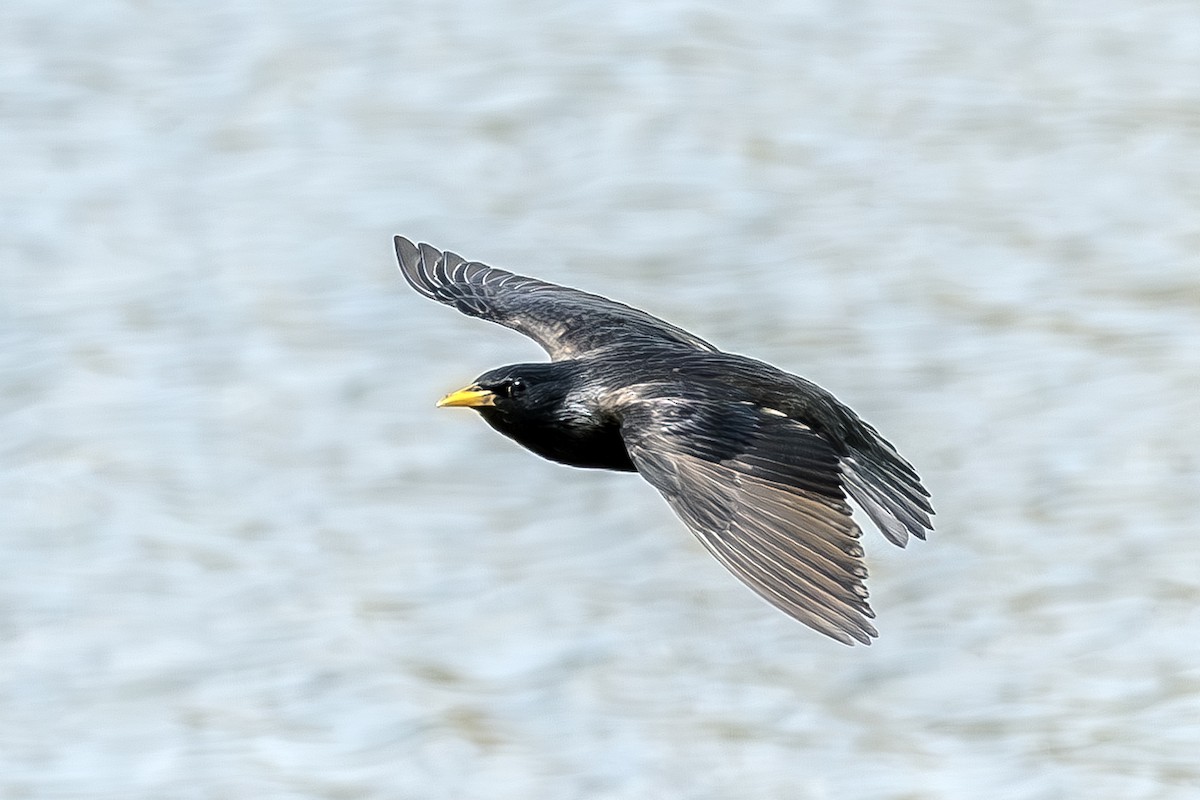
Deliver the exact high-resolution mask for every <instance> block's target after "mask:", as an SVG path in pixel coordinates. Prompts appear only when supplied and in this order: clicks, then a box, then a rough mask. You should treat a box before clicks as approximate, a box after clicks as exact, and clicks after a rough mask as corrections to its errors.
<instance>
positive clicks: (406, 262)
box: [392, 234, 421, 272]
mask: <svg viewBox="0 0 1200 800" xmlns="http://www.w3.org/2000/svg"><path fill="white" fill-rule="evenodd" d="M392 241H393V243H394V244H395V245H396V260H397V261H398V262H399V265H400V271H401V272H407V270H408V269H409V268H410V267H411V266H412V265H414V264H416V260H417V259H418V258H420V257H421V250H420V248H418V247H417V246H416V245H415V244H413V243H412V242H411V241H409V240H408V239H405V238H404V237H403V236H400V235H398V234H397V235H396V236H395V237H394V238H393V239H392Z"/></svg>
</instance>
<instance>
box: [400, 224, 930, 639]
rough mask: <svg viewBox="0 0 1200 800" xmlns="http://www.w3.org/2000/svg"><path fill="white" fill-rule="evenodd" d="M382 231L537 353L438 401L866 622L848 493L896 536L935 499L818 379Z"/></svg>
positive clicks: (854, 623) (827, 612)
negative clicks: (660, 508)
mask: <svg viewBox="0 0 1200 800" xmlns="http://www.w3.org/2000/svg"><path fill="white" fill-rule="evenodd" d="M395 242H396V257H397V259H398V260H399V262H400V272H401V273H402V274H403V275H404V278H405V279H406V280H407V281H408V283H409V285H410V286H412V287H413V288H414V289H416V290H417V292H419V293H420V294H422V295H424V296H425V297H428V298H430V299H431V300H437V301H438V302H440V303H444V304H446V305H448V306H452V307H454V308H456V309H458V310H459V311H461V312H462V313H464V314H467V315H468V316H472V317H479V318H481V319H485V320H489V321H491V322H496V323H499V324H500V325H504V326H507V327H509V328H512V329H513V330H516V331H519V332H521V333H523V334H525V335H526V336H528V337H530V338H531V339H533V340H534V341H535V342H537V343H538V344H539V345H541V347H542V348H543V349H545V350H546V352H547V353H549V355H550V361H549V362H543V363H534V364H515V365H512V366H506V367H499V368H497V369H493V370H490V371H488V372H485V373H484V374H483V375H480V376H479V377H478V378H476V379H475V381H474V382H472V383H471V384H470V385H469V386H467V387H466V388H463V389H459V390H458V391H456V392H451V393H450V394H448V395H446V396H445V397H443V398H442V399H441V400H440V401H439V402H438V405H439V406H463V407H467V408H472V409H474V410H476V411H477V412H479V415H480V416H481V417H483V419H484V421H485V422H487V423H488V424H489V425H491V426H492V427H493V428H495V429H496V430H497V431H499V432H500V433H502V434H504V435H505V436H507V437H509V438H510V439H512V440H514V441H516V442H517V443H518V444H520V445H523V446H524V447H526V448H528V449H529V450H532V451H533V452H534V453H537V454H538V455H540V456H542V457H544V458H548V459H550V460H552V461H557V462H559V463H562V464H568V465H570V466H574V467H590V468H596V469H609V470H621V471H626V472H638V473H640V474H641V476H642V477H643V478H645V479H646V480H647V481H649V482H650V484H651V485H652V486H654V488H656V489H658V491H659V492H661V493H662V495H663V497H665V498H666V499H667V502H668V503H669V504H670V505H671V507H672V508H673V509H674V510H675V513H676V514H677V515H678V516H679V518H680V519H682V520H683V522H684V524H686V525H687V526H688V528H690V529H691V530H692V532H693V533H694V534H696V536H697V537H698V538H699V539H700V541H701V542H702V543H703V544H704V546H705V548H707V549H708V551H709V552H710V553H712V554H713V556H715V557H716V559H717V560H718V561H720V562H721V563H722V564H724V565H725V567H726V568H728V569H729V571H730V572H732V573H733V574H734V575H736V576H737V577H738V578H739V579H741V580H742V582H743V583H745V584H746V585H747V586H749V587H750V588H751V589H753V590H754V591H755V592H757V593H758V594H759V595H760V596H762V597H763V598H765V599H766V600H767V601H768V602H770V603H772V604H773V605H775V606H776V607H778V608H779V609H780V610H782V611H784V612H785V613H787V614H789V615H791V616H792V617H794V618H795V619H797V620H799V621H800V622H802V623H804V624H805V625H808V626H809V627H811V628H813V629H815V630H817V631H819V632H820V633H823V634H825V635H826V636H830V637H832V638H834V639H836V640H838V641H840V642H843V643H845V644H853V643H854V642H856V641H857V642H861V643H863V644H870V643H871V639H872V637H876V636H878V632H877V631H876V630H875V627H874V626H873V625H872V624H871V622H870V620H871V619H873V618H874V617H875V614H874V612H873V611H872V610H871V607H870V605H869V604H868V602H867V589H866V585H865V581H866V577H867V569H866V566H865V565H864V563H863V549H862V546H861V545H860V543H859V538H860V536H861V531H860V530H859V527H858V525H856V524H855V522H854V520H853V519H852V517H851V507H850V505H849V504H848V503H847V495H848V496H849V498H852V499H853V500H854V501H855V502H856V503H857V504H858V505H859V506H860V507H861V508H862V509H863V510H864V511H865V512H866V514H867V516H869V517H870V519H871V521H872V522H874V523H875V525H876V526H877V527H878V528H879V530H880V531H881V532H882V533H883V535H884V536H885V537H886V538H887V539H888V540H889V541H891V542H892V543H893V544H896V545H899V546H900V547H904V546H905V545H906V544H907V542H908V539H909V536H910V535H911V536H915V537H917V538H919V539H924V538H925V536H926V532H927V531H929V530H932V527H933V526H932V524H931V523H930V515H931V514H933V507H932V506H931V505H930V502H929V493H928V492H927V491H926V490H925V488H924V487H923V486H922V485H921V479H920V478H919V477H918V475H917V473H916V471H915V470H914V469H913V467H912V465H911V464H909V463H908V462H907V461H905V460H904V458H902V457H901V456H900V454H899V453H898V452H897V451H896V449H895V448H894V447H893V446H892V445H891V444H890V443H888V441H887V440H885V439H884V438H883V437H882V436H880V435H879V432H878V431H876V430H875V428H873V427H871V426H870V425H869V424H867V423H866V422H864V421H863V420H861V419H859V418H858V416H857V415H856V414H855V413H854V412H853V411H851V410H850V409H849V408H847V407H846V406H845V405H843V404H842V403H840V402H838V401H837V400H836V399H835V398H834V397H833V395H832V394H830V393H829V392H827V391H825V390H824V389H822V388H821V387H819V386H817V385H816V384H814V383H812V382H810V381H807V380H805V379H804V378H800V377H798V376H796V375H792V374H789V373H787V372H784V371H783V370H780V369H777V368H776V367H773V366H771V365H770V364H766V363H764V362H762V361H756V360H754V359H752V358H747V357H745V356H740V355H734V354H732V353H724V352H721V351H720V350H718V349H717V348H716V347H714V346H713V345H711V344H709V343H708V342H706V341H704V340H703V339H701V338H699V337H697V336H694V335H693V334H691V333H688V332H687V331H685V330H682V329H680V328H677V327H675V326H674V325H671V324H669V323H667V322H664V321H663V320H660V319H657V318H656V317H652V316H651V315H649V314H647V313H646V312H644V311H639V310H638V309H635V308H631V307H630V306H627V305H624V304H622V303H618V302H615V301H612V300H609V299H607V298H605V297H601V296H599V295H595V294H588V293H586V292H581V291H578V290H576V289H570V288H567V287H565V286H558V285H556V284H553V283H547V282H545V281H540V280H538V279H536V278H528V277H525V276H523V275H515V274H513V273H511V272H507V271H505V270H502V269H497V268H495V267H489V266H487V265H486V264H481V263H479V262H477V261H467V260H466V259H464V258H462V257H461V256H459V255H457V254H456V253H452V252H450V251H440V250H437V249H435V248H434V247H431V246H430V245H428V244H413V243H412V242H410V241H409V240H408V239H405V238H403V237H401V236H397V237H396V240H395Z"/></svg>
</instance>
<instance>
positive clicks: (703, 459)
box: [622, 397, 878, 644]
mask: <svg viewBox="0 0 1200 800" xmlns="http://www.w3.org/2000/svg"><path fill="white" fill-rule="evenodd" d="M622 435H623V437H624V439H625V443H626V447H627V448H628V450H629V454H630V457H631V458H632V460H633V462H634V464H635V465H636V466H637V468H638V471H639V472H641V473H642V475H643V477H645V478H646V480H647V481H649V482H650V483H651V484H652V485H653V486H654V487H655V488H657V489H658V490H659V491H660V492H661V493H662V494H663V496H664V497H666V499H667V501H668V502H669V503H670V504H671V506H672V508H674V510H675V512H676V513H677V514H678V515H679V517H680V518H681V519H682V520H683V521H684V523H685V524H686V525H687V526H688V527H689V528H690V529H691V530H692V532H693V533H695V534H696V536H697V537H698V538H699V539H700V541H701V542H702V543H703V544H704V546H705V547H706V548H707V549H708V550H709V552H711V553H712V554H713V555H714V556H715V557H716V558H717V560H718V561H720V562H721V563H722V564H723V565H724V566H725V567H726V568H727V569H729V570H730V571H731V572H733V573H734V575H736V576H737V577H738V578H739V579H741V580H742V582H744V583H745V584H746V585H747V586H749V587H750V588H751V589H753V590H754V591H755V592H757V593H758V594H759V595H760V596H761V597H763V598H764V599H766V600H767V601H768V602H770V603H772V604H774V605H775V606H777V607H778V608H779V609H781V610H782V611H784V612H785V613H787V614H789V615H791V616H792V617H794V618H796V619H797V620H799V621H800V622H803V623H804V624H806V625H808V626H810V627H812V628H814V629H815V630H818V631H820V632H821V633H824V634H825V635H827V636H830V637H832V638H834V639H837V640H838V641H841V642H844V643H846V644H853V643H854V642H855V641H858V642H862V643H864V644H869V643H870V641H871V638H872V637H874V636H877V635H878V633H877V632H876V630H875V627H874V626H873V625H872V624H871V623H870V619H872V618H873V617H874V616H875V614H874V612H873V611H872V610H871V607H870V605H869V604H868V602H867V589H866V586H865V584H864V581H865V579H866V577H867V570H866V567H865V565H864V564H863V561H862V559H863V550H862V547H861V545H860V544H859V541H858V540H859V537H860V535H861V533H860V531H859V529H858V526H857V525H855V523H854V521H853V520H852V519H851V517H850V507H849V506H848V505H847V504H846V502H845V496H844V492H843V490H842V488H841V483H840V476H841V472H840V460H841V459H840V456H839V455H838V453H837V452H836V451H835V450H834V448H833V447H832V445H830V444H829V442H828V441H827V440H826V439H825V438H823V437H822V436H820V435H819V434H817V433H816V432H814V431H813V430H812V429H810V428H809V427H808V426H806V425H804V424H803V423H800V422H797V421H795V420H792V419H788V418H785V417H780V416H779V415H778V414H777V413H771V412H769V411H767V410H764V409H762V408H758V407H755V406H751V405H748V404H745V403H726V404H717V403H713V402H711V401H705V400H703V399H699V398H697V399H694V400H687V399H683V398H678V397H660V398H646V399H642V400H640V401H636V402H635V403H633V404H632V405H631V406H630V407H628V408H627V409H626V410H625V413H624V417H623V423H622Z"/></svg>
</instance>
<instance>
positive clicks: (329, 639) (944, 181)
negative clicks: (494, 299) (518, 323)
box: [0, 0, 1200, 800]
mask: <svg viewBox="0 0 1200 800" xmlns="http://www.w3.org/2000/svg"><path fill="white" fill-rule="evenodd" d="M0 16H2V17H3V24H2V25H0V54H2V55H0V152H2V153H3V154H4V157H3V165H4V166H3V172H2V177H3V179H2V180H0V553H2V557H0V797H4V798H25V797H30V798H33V797H36V798H43V797H54V798H122V799H134V798H164V797H171V798H242V797H261V798H291V797H295V798H434V799H437V798H453V799H454V800H460V799H461V798H554V799H557V798H588V799H590V798H697V799H699V798H714V799H715V798H720V799H722V800H723V799H724V798H743V797H745V798H750V797H753V798H779V799H780V800H783V799H785V798H786V799H787V800H795V799H796V798H799V799H801V800H804V799H806V798H813V799H814V800H821V799H823V798H835V797H836V798H894V799H895V800H935V799H938V800H941V799H942V798H944V799H945V800H961V798H1004V800H1013V799H1016V800H1025V799H1028V800H1041V799H1042V798H1045V799H1046V800H1052V799H1053V800H1057V799H1058V798H1089V800H1091V799H1094V798H1101V799H1106V798H1113V799H1114V800H1115V799H1117V798H1120V799H1121V800H1126V799H1127V798H1147V799H1150V798H1153V799H1154V800H1158V799H1160V798H1194V797H1197V796H1200V759H1198V758H1197V756H1196V754H1197V753H1198V752H1200V666H1198V665H1200V645H1198V644H1197V639H1198V637H1200V610H1198V607H1200V578H1198V577H1197V574H1198V573H1197V565H1198V564H1200V537H1198V536H1197V534H1196V518H1197V511H1198V510H1200V507H1198V500H1197V498H1198V497H1200V455H1198V450H1200V423H1198V422H1197V408H1198V405H1197V400H1196V397H1197V386H1198V384H1200V259H1198V257H1197V253H1198V252H1200V158H1197V155H1196V154H1197V153H1198V152H1200V79H1198V78H1197V76H1200V10H1197V7H1196V6H1195V4H1194V3H1186V2H1175V3H1172V2H1135V1H1134V0H1124V2H1122V1H1120V0H1109V1H1108V2H1099V3H1092V4H1080V3H1068V2H1059V1H1057V0H1052V1H1051V2H1046V3H1014V2H982V1H981V2H968V3H959V4H946V3H933V2H920V0H910V1H907V2H873V3H866V4H844V3H808V2H778V3H774V4H772V3H766V4H758V5H754V4H751V5H746V4H738V5H731V4H722V3H702V2H666V3H642V2H624V1H623V0H618V2H615V3H614V2H608V3H598V2H573V3H545V2H520V1H519V0H511V1H510V2H498V3H492V4H473V3H456V2H445V3H429V4H413V5H407V4H404V3H400V4H397V3H383V2H378V3H369V2H357V3H355V2H352V3H348V4H329V3H315V2H313V3H309V2H291V3H234V2H226V1H225V0H216V1H215V2H210V3H206V4H203V6H201V5H195V4H173V3H156V2H125V3H118V2H97V3H84V4H78V3H64V2H47V1H46V0H36V1H35V0H10V2H8V3H7V4H6V6H5V10H4V11H3V12H2V15H0ZM394 233H403V234H406V235H408V236H410V237H413V238H419V239H425V240H428V241H431V242H433V243H435V244H437V245H440V246H443V247H448V248H452V249H454V250H457V251H458V252H461V253H463V254H465V255H467V256H468V257H472V258H478V259H480V260H485V261H489V262H491V263H495V264H497V265H501V266H508V267H512V268H515V269H518V270H520V271H525V272H528V273H531V274H534V275H538V276H541V277H544V278H547V279H550V280H556V281H560V282H563V283H568V284H571V285H576V286H579V287H582V288H586V289H589V290H591V291H596V292H600V293H603V294H608V295H610V296H614V297H617V298H620V299H622V300H625V301H627V302H630V303H633V304H636V305H639V306H642V307H645V308H647V309H648V310H650V311H652V312H654V313H657V314H659V315H661V316H664V317H666V318H668V319H670V320H672V321H674V322H676V323H678V324H680V325H683V326H685V327H688V328H690V329H692V330H694V331H695V332H696V333H698V334H700V335H702V336H704V337H705V338H708V339H710V340H712V341H715V342H717V343H719V344H721V345H722V346H724V347H726V348H727V349H731V350H735V351H738V352H745V353H749V354H752V355H755V356H758V357H760V358H764V359H767V360H770V361H773V362H775V363H777V364H779V365H780V366H782V367H785V368H787V369H790V370H792V371H795V372H799V373H802V374H804V375H806V376H808V377H809V378H811V379H813V380H816V381H818V382H819V383H821V384H823V385H825V386H827V387H829V388H830V389H832V390H834V391H835V392H836V393H837V394H838V395H839V396H840V397H841V398H842V399H844V400H845V401H846V402H848V403H850V404H851V405H853V406H854V407H855V408H856V409H857V410H858V411H859V412H860V413H861V414H862V415H863V416H865V417H866V418H868V419H869V420H871V421H872V422H873V423H875V424H876V425H877V426H878V427H880V428H881V429H882V430H883V431H884V432H885V434H886V435H887V436H888V437H889V438H891V439H892V440H893V441H894V442H896V443H897V445H898V446H899V447H900V449H901V450H902V451H903V452H904V453H905V454H906V455H907V456H908V458H910V459H911V460H912V461H913V462H915V463H916V464H917V465H918V466H919V467H920V469H921V471H922V474H923V475H924V476H925V477H926V482H927V483H928V485H929V486H930V488H931V489H932V490H933V492H934V496H935V500H936V503H937V507H938V511H939V516H938V519H937V522H938V531H937V532H936V535H935V536H934V537H933V539H932V540H931V541H930V542H929V543H927V544H922V543H916V544H914V545H913V546H911V547H910V548H909V549H908V550H907V551H900V550H897V549H895V548H892V547H890V546H889V545H888V544H887V543H886V542H885V541H884V540H883V539H882V537H880V536H878V535H877V534H875V533H874V532H870V533H869V534H868V536H867V538H866V542H867V544H868V546H869V556H870V564H871V569H872V580H871V587H872V590H873V602H874V605H875V608H876V610H877V611H878V613H879V627H880V630H881V632H882V638H881V639H880V640H879V641H878V642H877V643H876V644H875V645H874V646H872V647H870V648H853V649H852V648H845V647H842V646H840V645H838V644H836V643H833V642H830V641H828V640H825V639H823V638H822V637H820V636H818V635H816V634H814V633H812V632H811V631H809V630H808V629H806V628H803V627H802V626H800V625H798V624H796V623H794V622H792V621H790V620H789V619H787V618H786V617H785V616H783V615H782V614H779V613H778V612H776V611H774V610H773V609H771V608H770V607H768V606H767V605H765V604H764V603H762V602H761V601H759V600H758V599H757V598H755V597H754V596H753V595H752V594H751V593H750V592H748V591H746V590H745V589H744V588H743V587H742V586H741V585H740V584H738V583H737V582H736V581H735V580H734V579H733V578H731V577H730V576H729V575H727V574H726V573H725V572H724V571H723V570H722V569H721V567H720V566H719V565H717V564H716V563H715V562H714V561H713V560H712V559H710V558H709V557H708V556H707V555H706V554H705V553H704V552H703V551H702V549H701V548H700V546H699V545H698V544H696V543H695V542H694V541H693V539H692V537H691V536H690V535H689V534H688V533H687V532H686V531H685V530H684V529H683V527H682V525H681V524H679V523H678V522H677V521H676V520H675V518H674V517H673V516H672V514H671V513H670V511H669V509H667V507H666V506H665V504H664V503H663V502H662V501H661V500H660V498H659V497H658V496H657V494H656V493H655V492H654V491H653V490H652V489H651V488H650V487H649V486H648V485H646V484H644V483H643V482H642V481H640V480H639V479H638V478H637V477H636V476H629V475H612V474H599V473H589V472H583V471H574V470H569V469H566V468H562V467H557V466H554V465H551V464H547V463H544V462H540V461H538V460H537V459H536V458H534V457H533V456H531V455H529V454H528V453H525V452H522V451H520V450H519V449H518V448H516V447H514V446H513V445H512V444H511V443H509V442H507V441H506V440H504V439H502V438H501V437H499V436H497V435H495V434H494V433H493V432H492V431H490V430H488V429H487V428H486V426H484V425H483V424H482V423H481V422H480V421H479V420H477V419H475V418H473V415H471V414H469V413H467V412H452V411H435V410H434V409H433V405H432V404H433V401H434V400H435V399H436V398H437V397H438V396H439V395H440V394H441V393H443V392H445V391H447V390H449V389H452V388H455V387H457V386H459V385H461V384H462V383H463V382H464V381H465V380H467V379H469V378H471V377H473V376H474V375H475V374H477V373H478V372H481V371H483V370H484V369H486V368H489V367H492V366H496V365H499V364H502V363H510V362H513V361H520V360H527V359H530V358H537V357H539V355H538V353H539V351H537V349H536V348H535V347H534V346H533V345H532V344H531V343H529V342H527V341H525V340H523V339H521V338H520V337H519V336H517V335H515V334H513V333H511V332H508V331H505V330H503V329H500V328H496V327H494V326H488V325H486V324H484V323H481V322H478V321H474V320H469V319H466V318H464V317H460V316H458V315H456V314H454V313H453V312H452V311H451V310H449V309H446V308H444V307H441V306H437V305H435V304H433V303H429V302H427V301H424V300H422V299H421V298H419V297H418V296H416V295H415V294H413V293H412V292H411V291H409V290H408V289H407V287H406V286H404V285H403V283H402V281H401V280H400V278H399V276H398V274H397V273H396V271H395V268H394V261H393V257H392V254H391V244H390V237H391V235H392V234H394Z"/></svg>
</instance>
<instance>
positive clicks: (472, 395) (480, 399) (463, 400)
mask: <svg viewBox="0 0 1200 800" xmlns="http://www.w3.org/2000/svg"><path fill="white" fill-rule="evenodd" d="M494 405H496V395H495V394H493V393H492V392H491V391H489V390H488V389H480V388H479V387H478V386H468V387H467V388H465V389H459V390H458V391H457V392H451V393H450V394H448V395H446V396H445V397H443V398H442V399H441V400H438V401H437V407H438V408H444V407H446V406H467V407H469V408H478V407H479V406H494Z"/></svg>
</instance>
